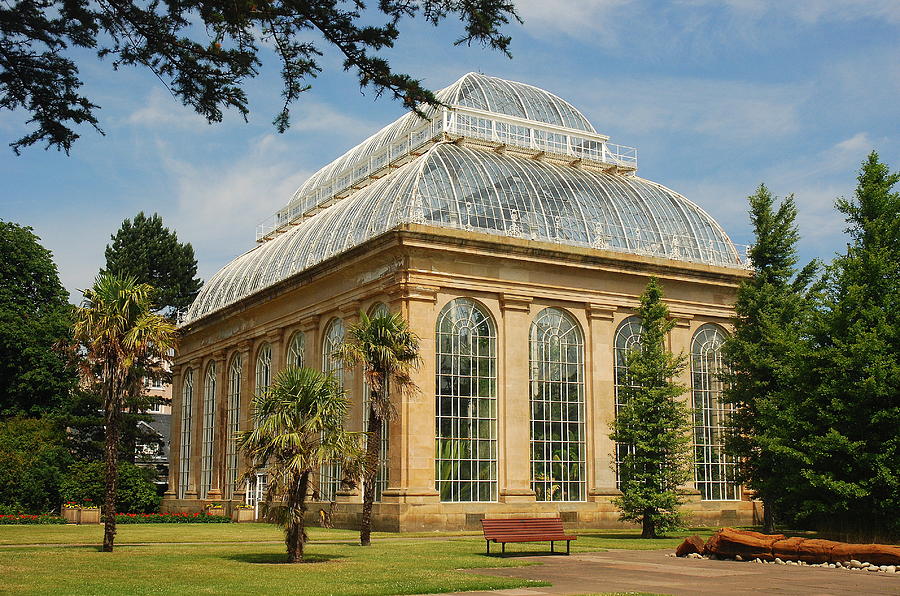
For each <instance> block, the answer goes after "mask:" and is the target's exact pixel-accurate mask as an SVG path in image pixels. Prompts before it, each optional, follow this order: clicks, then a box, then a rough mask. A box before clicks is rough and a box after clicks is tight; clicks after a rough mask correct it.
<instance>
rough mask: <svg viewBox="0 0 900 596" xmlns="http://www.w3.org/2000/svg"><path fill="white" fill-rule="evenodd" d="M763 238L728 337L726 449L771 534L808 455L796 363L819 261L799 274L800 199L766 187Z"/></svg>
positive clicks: (760, 212) (757, 228)
mask: <svg viewBox="0 0 900 596" xmlns="http://www.w3.org/2000/svg"><path fill="white" fill-rule="evenodd" d="M749 201H750V221H751V223H752V225H753V232H754V237H755V241H754V244H753V246H752V247H751V249H750V254H749V256H750V263H751V265H752V266H753V276H752V277H751V278H750V279H748V280H746V281H744V282H743V283H741V285H740V287H739V288H738V293H737V299H736V301H735V306H734V308H735V316H734V320H733V325H734V333H733V334H732V335H731V336H730V337H729V338H728V339H727V340H726V341H725V345H724V346H723V353H724V357H725V362H726V363H727V365H728V366H727V369H726V372H725V373H724V375H723V380H724V381H725V386H726V389H725V390H724V392H723V399H724V401H725V402H726V403H729V404H731V406H732V408H733V410H732V412H731V415H730V416H729V427H730V428H729V431H730V432H729V433H728V435H727V436H726V448H727V450H728V451H729V452H730V454H731V455H734V456H736V459H737V461H738V480H739V481H740V482H742V483H743V484H746V485H747V486H749V487H750V488H752V489H753V490H755V491H756V493H757V496H758V497H759V498H761V499H762V501H763V503H764V506H765V509H764V510H765V516H764V524H763V525H764V531H766V532H772V531H774V523H775V516H774V511H775V509H776V508H777V506H778V505H777V503H779V502H785V501H786V500H787V499H788V495H789V494H790V493H791V491H792V489H793V487H794V485H795V483H796V478H797V476H798V474H799V468H800V466H801V464H802V457H801V455H800V454H799V453H798V452H797V451H796V441H795V439H796V432H797V430H798V425H799V421H798V420H797V416H796V415H795V414H796V412H795V410H796V408H795V401H796V400H795V396H796V390H797V383H798V380H797V375H798V371H797V369H796V366H795V365H796V364H797V363H798V362H800V361H801V360H799V359H798V356H799V354H800V353H801V350H802V349H803V347H804V345H806V344H804V342H802V341H801V334H802V331H801V330H802V329H803V328H804V324H803V321H804V319H805V318H806V317H808V316H809V315H810V313H811V310H810V301H809V300H808V299H807V292H808V290H809V286H810V282H811V280H812V279H813V277H814V276H815V274H816V271H817V267H818V264H817V263H816V262H815V261H813V262H811V263H810V264H808V265H807V266H806V267H805V268H804V269H803V270H802V271H800V272H798V271H797V269H796V265H797V261H798V258H797V249H796V245H797V241H798V240H799V239H800V234H799V231H798V230H797V226H796V224H795V220H796V218H797V207H796V205H795V204H794V199H793V196H789V197H787V198H785V199H784V200H782V201H781V202H780V203H779V201H778V199H777V197H774V196H773V195H772V194H771V193H770V192H769V189H768V188H766V186H765V185H764V184H760V186H759V188H758V189H757V191H756V193H755V194H753V195H751V196H750V197H749Z"/></svg>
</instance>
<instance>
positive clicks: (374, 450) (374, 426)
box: [359, 392, 384, 546]
mask: <svg viewBox="0 0 900 596" xmlns="http://www.w3.org/2000/svg"><path fill="white" fill-rule="evenodd" d="M373 393H374V392H373ZM372 397H373V400H372V401H374V398H375V395H373V396H372ZM368 426H369V428H368V429H366V430H367V431H368V437H367V439H366V465H365V469H364V470H363V507H362V516H361V517H360V520H359V543H360V544H361V545H362V546H369V545H370V544H371V543H372V540H371V534H372V505H373V504H374V503H375V482H376V480H377V478H378V464H379V463H380V462H379V460H380V459H381V432H382V428H383V426H384V424H383V421H382V420H381V418H379V417H378V416H376V415H375V408H374V407H372V404H371V403H370V404H369V425H368Z"/></svg>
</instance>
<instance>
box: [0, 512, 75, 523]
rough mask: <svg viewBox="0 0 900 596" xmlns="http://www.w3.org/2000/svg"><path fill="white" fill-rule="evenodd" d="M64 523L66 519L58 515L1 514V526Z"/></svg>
mask: <svg viewBox="0 0 900 596" xmlns="http://www.w3.org/2000/svg"><path fill="white" fill-rule="evenodd" d="M64 523H66V520H65V519H64V518H62V517H60V516H58V515H48V514H41V515H29V514H27V513H21V514H18V515H0V526H24V525H49V524H64Z"/></svg>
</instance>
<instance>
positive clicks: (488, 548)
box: [484, 540, 491, 555]
mask: <svg viewBox="0 0 900 596" xmlns="http://www.w3.org/2000/svg"><path fill="white" fill-rule="evenodd" d="M484 546H485V548H487V553H485V554H488V555H489V554H491V541H490V540H485V541H484Z"/></svg>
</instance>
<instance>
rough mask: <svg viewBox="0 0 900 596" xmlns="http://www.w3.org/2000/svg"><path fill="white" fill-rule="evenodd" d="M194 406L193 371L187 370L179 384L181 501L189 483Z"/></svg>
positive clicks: (179, 488)
mask: <svg viewBox="0 0 900 596" xmlns="http://www.w3.org/2000/svg"><path fill="white" fill-rule="evenodd" d="M193 405H194V371H193V369H190V368H189V369H187V370H186V371H184V377H183V380H182V382H181V453H180V457H179V463H178V473H179V478H178V498H179V499H183V498H184V496H185V493H187V489H188V485H189V484H190V482H191V421H192V419H193V417H192V414H193Z"/></svg>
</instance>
